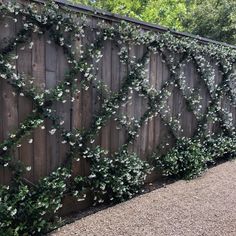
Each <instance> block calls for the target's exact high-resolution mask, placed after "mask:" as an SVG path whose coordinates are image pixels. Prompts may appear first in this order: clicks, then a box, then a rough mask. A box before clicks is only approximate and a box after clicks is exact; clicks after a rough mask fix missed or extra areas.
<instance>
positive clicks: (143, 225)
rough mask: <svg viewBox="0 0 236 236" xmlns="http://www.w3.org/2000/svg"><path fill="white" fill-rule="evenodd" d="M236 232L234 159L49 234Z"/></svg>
mask: <svg viewBox="0 0 236 236" xmlns="http://www.w3.org/2000/svg"><path fill="white" fill-rule="evenodd" d="M62 235H63V236H64V235H66V236H67V235H68V236H69V235H70V236H71V235H79V236H95V235H96V236H152V235H153V236H162V235H165V236H180V235H181V236H185V235H186V236H198V235H202V236H203V235H204V236H211V235H215V236H224V235H227V236H228V235H230V236H236V162H235V161H231V162H227V163H224V164H221V165H218V166H216V167H214V168H212V169H210V170H209V171H208V172H207V173H205V174H204V175H203V176H202V177H200V178H197V179H195V180H192V181H190V182H185V181H178V182H175V183H173V184H170V185H168V186H166V188H160V189H157V190H154V191H152V192H150V193H147V194H144V195H142V196H139V197H137V198H134V199H132V200H130V201H128V202H125V203H122V204H119V205H116V206H113V207H110V208H108V209H105V210H102V211H100V212H97V213H95V214H93V215H90V216H87V217H85V218H83V219H80V220H78V221H76V222H74V223H72V224H69V225H66V226H64V227H62V228H61V229H59V230H58V231H56V232H54V233H52V234H51V236H62Z"/></svg>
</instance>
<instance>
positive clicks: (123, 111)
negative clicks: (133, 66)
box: [118, 45, 128, 147]
mask: <svg viewBox="0 0 236 236" xmlns="http://www.w3.org/2000/svg"><path fill="white" fill-rule="evenodd" d="M124 46H125V45H122V46H121V47H124ZM127 74H128V66H127V64H126V63H125V64H123V63H121V62H120V76H119V89H121V87H122V84H123V83H124V80H125V79H126V77H127ZM118 113H119V115H120V116H123V115H127V114H126V104H125V103H122V104H121V106H120V107H119V109H118ZM126 136H127V132H126V130H125V129H123V128H120V129H119V138H118V141H119V147H121V146H122V145H124V144H125V140H126Z"/></svg>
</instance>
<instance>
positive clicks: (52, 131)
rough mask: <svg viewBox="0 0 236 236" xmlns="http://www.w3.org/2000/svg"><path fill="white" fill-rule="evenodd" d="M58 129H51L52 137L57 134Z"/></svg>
mask: <svg viewBox="0 0 236 236" xmlns="http://www.w3.org/2000/svg"><path fill="white" fill-rule="evenodd" d="M56 131H57V130H56V129H51V130H50V131H49V133H50V134H51V135H53V134H55V133H56Z"/></svg>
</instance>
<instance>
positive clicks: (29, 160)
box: [17, 19, 34, 181]
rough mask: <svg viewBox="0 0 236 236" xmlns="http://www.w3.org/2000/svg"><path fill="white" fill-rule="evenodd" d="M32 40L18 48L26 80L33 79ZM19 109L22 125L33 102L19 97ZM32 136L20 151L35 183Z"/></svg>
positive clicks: (27, 176)
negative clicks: (30, 141)
mask: <svg viewBox="0 0 236 236" xmlns="http://www.w3.org/2000/svg"><path fill="white" fill-rule="evenodd" d="M22 25H23V22H22V19H20V20H18V23H17V31H18V30H20V29H21V28H22ZM31 41H32V38H29V40H28V42H26V43H25V44H24V45H23V46H22V45H20V46H19V47H18V48H17V54H18V56H19V58H18V61H17V71H18V74H23V76H24V77H25V78H26V80H27V79H28V78H31V77H32V50H31V49H32V47H31V46H30V44H31ZM18 107H19V123H22V122H23V121H24V120H25V119H26V118H27V116H28V115H29V114H30V113H31V112H32V108H33V107H32V101H31V100H30V99H29V98H26V97H24V96H23V97H21V96H20V97H19V100H18ZM32 138H33V137H32V135H31V136H30V137H27V138H25V139H24V140H23V141H22V146H21V148H20V149H19V158H20V160H21V161H22V162H23V163H24V164H25V165H26V166H30V167H31V171H30V172H28V173H26V178H29V180H31V181H33V178H34V177H33V173H34V169H33V168H34V159H33V145H32V144H31V143H29V139H32Z"/></svg>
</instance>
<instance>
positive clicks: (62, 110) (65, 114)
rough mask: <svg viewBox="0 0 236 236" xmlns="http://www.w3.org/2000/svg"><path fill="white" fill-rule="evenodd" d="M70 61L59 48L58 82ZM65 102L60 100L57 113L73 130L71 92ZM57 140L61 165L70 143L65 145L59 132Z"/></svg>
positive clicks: (69, 128) (65, 124)
mask: <svg viewBox="0 0 236 236" xmlns="http://www.w3.org/2000/svg"><path fill="white" fill-rule="evenodd" d="M68 67H69V66H68V62H67V58H66V55H65V54H64V51H63V49H62V48H59V49H57V83H60V82H61V81H63V80H64V79H65V73H66V72H67V70H68V69H69V68H68ZM65 101H66V102H65V103H64V102H58V103H57V104H56V107H57V115H58V116H59V117H61V119H62V120H61V122H64V124H63V127H64V128H65V129H66V130H68V131H70V130H71V94H70V93H69V94H68V95H67V96H66V97H65ZM56 137H57V142H58V148H59V150H58V153H59V155H58V163H57V165H58V166H59V165H61V164H62V163H63V161H64V160H65V157H66V153H67V151H68V149H69V147H68V145H64V144H62V143H61V141H62V138H61V134H60V133H57V135H56Z"/></svg>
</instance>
